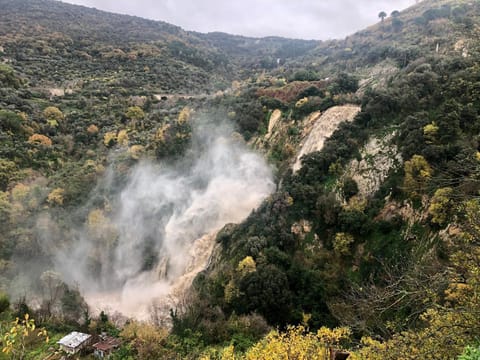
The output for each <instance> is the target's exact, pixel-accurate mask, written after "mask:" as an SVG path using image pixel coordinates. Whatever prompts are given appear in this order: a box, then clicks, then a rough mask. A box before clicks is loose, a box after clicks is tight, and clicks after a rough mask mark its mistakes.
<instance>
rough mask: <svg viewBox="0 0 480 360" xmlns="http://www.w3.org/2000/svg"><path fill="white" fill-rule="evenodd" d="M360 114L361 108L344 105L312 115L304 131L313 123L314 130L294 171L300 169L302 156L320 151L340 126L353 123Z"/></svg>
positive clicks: (297, 160)
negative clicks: (345, 122) (346, 122)
mask: <svg viewBox="0 0 480 360" xmlns="http://www.w3.org/2000/svg"><path fill="white" fill-rule="evenodd" d="M359 112H360V106H358V105H342V106H334V107H331V108H330V109H328V110H327V111H325V112H324V113H320V112H315V113H313V114H311V115H310V116H309V117H308V119H307V120H306V122H307V126H306V127H305V128H304V130H308V122H313V128H312V129H311V131H308V132H307V133H308V134H309V135H308V137H307V138H306V140H305V142H304V144H303V145H302V146H301V148H300V152H299V153H298V155H297V158H296V160H295V163H294V164H293V171H298V170H299V169H300V167H301V165H302V163H301V158H302V156H304V155H307V154H310V153H312V152H314V151H320V150H321V149H322V148H323V144H324V142H325V140H326V139H327V138H329V137H330V136H331V135H332V134H333V132H334V131H335V130H336V129H337V128H338V126H339V125H340V124H341V123H342V122H344V121H352V120H353V118H354V117H355V115H357V114H358V113H359ZM304 133H305V132H304Z"/></svg>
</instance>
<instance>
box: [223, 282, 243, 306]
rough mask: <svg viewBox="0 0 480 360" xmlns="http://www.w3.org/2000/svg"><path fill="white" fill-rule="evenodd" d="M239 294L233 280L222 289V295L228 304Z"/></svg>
mask: <svg viewBox="0 0 480 360" xmlns="http://www.w3.org/2000/svg"><path fill="white" fill-rule="evenodd" d="M239 295H240V291H239V289H238V288H237V287H236V285H235V282H234V281H233V280H230V281H229V282H228V284H227V285H226V286H225V289H224V290H223V297H224V299H225V302H226V303H227V304H230V303H231V302H232V301H233V300H234V299H235V298H237V297H238V296H239Z"/></svg>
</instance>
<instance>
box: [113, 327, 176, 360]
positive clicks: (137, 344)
mask: <svg viewBox="0 0 480 360" xmlns="http://www.w3.org/2000/svg"><path fill="white" fill-rule="evenodd" d="M120 336H121V337H123V338H124V339H126V340H129V341H131V344H132V346H133V347H134V348H135V349H136V351H137V355H138V359H163V358H164V356H162V355H163V353H164V352H165V351H166V350H165V342H166V339H167V337H168V330H167V329H163V328H159V327H156V326H154V325H151V324H148V323H141V322H137V321H132V322H130V323H128V324H126V325H125V327H124V328H123V330H122V332H121V333H120Z"/></svg>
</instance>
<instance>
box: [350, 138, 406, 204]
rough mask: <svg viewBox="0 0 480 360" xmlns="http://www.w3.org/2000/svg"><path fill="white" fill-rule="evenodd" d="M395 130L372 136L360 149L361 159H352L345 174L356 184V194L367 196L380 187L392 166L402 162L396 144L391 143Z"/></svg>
mask: <svg viewBox="0 0 480 360" xmlns="http://www.w3.org/2000/svg"><path fill="white" fill-rule="evenodd" d="M394 135H395V132H392V133H390V134H387V135H385V136H384V137H383V138H377V137H373V138H371V139H370V140H369V141H368V143H367V144H366V145H365V146H364V147H363V148H362V150H361V151H360V153H361V155H362V160H360V161H358V160H352V161H350V163H349V164H348V166H347V169H346V171H345V176H350V177H351V178H352V179H353V180H355V182H356V183H357V185H358V194H359V196H361V197H364V198H365V197H369V196H371V195H373V194H374V193H375V192H376V191H378V190H379V189H380V186H381V184H382V183H383V181H384V180H385V179H386V178H387V176H388V173H389V172H390V170H391V169H392V168H394V167H395V166H398V165H399V164H401V163H402V157H401V156H400V154H399V153H398V149H397V146H395V145H394V144H392V139H393V137H394Z"/></svg>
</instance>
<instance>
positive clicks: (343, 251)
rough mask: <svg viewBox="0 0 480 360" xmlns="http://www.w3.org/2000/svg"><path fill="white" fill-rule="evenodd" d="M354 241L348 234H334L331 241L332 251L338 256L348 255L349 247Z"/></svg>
mask: <svg viewBox="0 0 480 360" xmlns="http://www.w3.org/2000/svg"><path fill="white" fill-rule="evenodd" d="M354 240H355V239H354V238H353V236H352V235H350V234H348V233H343V232H341V233H336V234H335V239H334V240H333V250H334V251H335V253H337V254H338V255H348V254H349V253H350V245H351V244H352V243H353V242H354Z"/></svg>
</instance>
